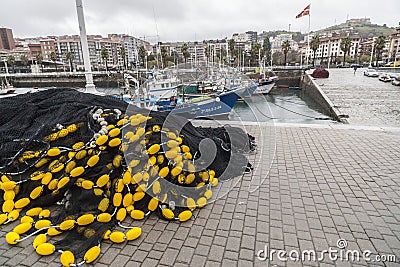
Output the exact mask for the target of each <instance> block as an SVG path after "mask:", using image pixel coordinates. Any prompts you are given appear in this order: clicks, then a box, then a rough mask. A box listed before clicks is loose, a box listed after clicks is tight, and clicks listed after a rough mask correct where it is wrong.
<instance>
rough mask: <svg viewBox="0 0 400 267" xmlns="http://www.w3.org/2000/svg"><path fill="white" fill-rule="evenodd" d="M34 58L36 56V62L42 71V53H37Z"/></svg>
mask: <svg viewBox="0 0 400 267" xmlns="http://www.w3.org/2000/svg"><path fill="white" fill-rule="evenodd" d="M35 58H36V64H38V65H40V69H41V70H42V72H43V65H42V63H43V55H42V54H41V53H37V54H36V56H35Z"/></svg>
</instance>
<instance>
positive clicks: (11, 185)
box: [1, 181, 16, 191]
mask: <svg viewBox="0 0 400 267" xmlns="http://www.w3.org/2000/svg"><path fill="white" fill-rule="evenodd" d="M15 186H16V183H15V182H14V181H8V182H3V183H1V189H3V191H8V190H13V189H14V187H15Z"/></svg>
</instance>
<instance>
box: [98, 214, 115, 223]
mask: <svg viewBox="0 0 400 267" xmlns="http://www.w3.org/2000/svg"><path fill="white" fill-rule="evenodd" d="M111 218H112V217H111V214H110V213H107V212H104V213H100V214H99V215H97V221H98V222H101V223H107V222H109V221H111Z"/></svg>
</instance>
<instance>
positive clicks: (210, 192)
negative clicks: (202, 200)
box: [204, 190, 212, 199]
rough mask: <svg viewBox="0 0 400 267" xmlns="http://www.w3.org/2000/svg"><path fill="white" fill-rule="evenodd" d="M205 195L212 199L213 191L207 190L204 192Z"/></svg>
mask: <svg viewBox="0 0 400 267" xmlns="http://www.w3.org/2000/svg"><path fill="white" fill-rule="evenodd" d="M204 196H205V197H206V199H210V198H211V197H212V191H211V190H206V192H204Z"/></svg>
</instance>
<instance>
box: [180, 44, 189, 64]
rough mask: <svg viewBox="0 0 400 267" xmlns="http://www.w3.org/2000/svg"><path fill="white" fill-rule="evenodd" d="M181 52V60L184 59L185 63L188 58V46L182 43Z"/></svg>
mask: <svg viewBox="0 0 400 267" xmlns="http://www.w3.org/2000/svg"><path fill="white" fill-rule="evenodd" d="M181 51H182V55H183V58H184V59H185V63H186V61H187V59H188V57H190V52H189V46H188V44H187V43H184V44H183V45H182V47H181Z"/></svg>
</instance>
